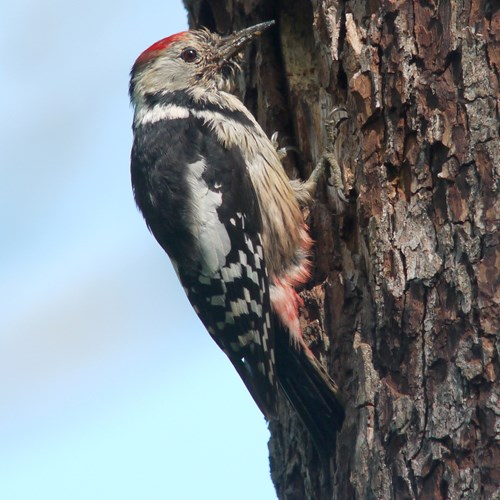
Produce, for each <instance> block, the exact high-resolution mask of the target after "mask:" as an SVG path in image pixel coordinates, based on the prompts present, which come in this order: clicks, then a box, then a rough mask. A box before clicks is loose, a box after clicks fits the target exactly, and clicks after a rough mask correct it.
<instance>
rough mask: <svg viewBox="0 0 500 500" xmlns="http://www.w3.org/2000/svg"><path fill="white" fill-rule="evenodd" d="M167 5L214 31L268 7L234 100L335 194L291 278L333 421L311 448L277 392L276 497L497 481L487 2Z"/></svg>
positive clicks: (439, 491)
mask: <svg viewBox="0 0 500 500" xmlns="http://www.w3.org/2000/svg"><path fill="white" fill-rule="evenodd" d="M185 3H186V6H187V8H188V11H189V19H190V23H191V25H192V26H206V27H208V28H209V29H211V30H215V31H218V32H219V33H229V32H231V31H233V30H235V29H241V28H243V27H246V26H250V25H252V24H255V23H257V22H261V21H265V20H269V19H276V21H277V26H276V27H275V28H273V29H272V30H270V31H269V32H268V33H266V35H265V36H264V37H263V38H262V40H261V41H260V42H259V43H257V44H256V46H254V47H253V48H252V49H251V52H250V53H249V54H248V56H249V57H248V60H249V62H248V65H247V68H246V70H245V74H244V81H242V91H241V92H242V98H243V99H244V101H245V103H246V104H247V106H248V107H249V108H250V109H251V110H252V112H253V113H254V114H255V116H256V117H257V119H258V120H259V122H260V123H261V124H262V126H263V127H264V129H265V130H266V131H267V132H268V133H269V134H271V133H272V132H274V131H278V132H279V134H280V137H281V142H282V145H286V144H291V145H294V146H296V147H297V148H298V150H299V151H300V155H298V154H295V155H294V154H293V153H292V154H291V155H289V156H291V158H289V159H288V160H287V161H286V162H285V166H286V168H287V170H288V171H289V173H290V175H291V176H302V177H307V174H308V173H309V172H310V171H311V169H312V168H313V165H314V164H315V162H316V161H318V160H319V159H320V157H321V155H322V153H323V152H324V151H326V150H328V151H330V152H334V153H335V156H336V157H337V159H338V162H339V165H340V168H341V172H342V179H343V193H344V195H345V197H346V198H347V201H346V202H343V201H341V200H340V199H339V198H338V197H336V195H335V190H334V189H332V188H331V187H329V186H328V185H325V186H323V187H322V189H321V192H320V193H319V195H318V201H317V202H316V203H315V205H314V207H313V208H312V210H311V214H310V223H311V228H312V234H313V237H314V239H315V240H316V248H315V256H314V262H315V271H314V276H313V277H312V279H311V283H310V287H309V288H308V290H305V291H303V297H304V299H305V304H306V306H305V308H304V311H303V321H304V327H305V335H306V336H307V338H308V339H310V341H311V347H312V349H313V350H314V351H315V353H316V354H317V355H318V357H319V358H320V359H321V360H322V361H324V363H325V365H326V366H327V367H328V369H329V371H330V373H331V375H332V377H333V378H334V379H335V380H336V382H337V383H338V384H339V386H340V387H341V388H342V391H343V394H344V397H345V401H346V419H345V422H344V425H343V428H342V429H341V431H340V432H339V434H338V440H337V446H336V450H335V452H334V454H333V455H332V457H331V458H330V459H329V461H325V460H322V459H321V458H320V457H319V456H318V455H317V453H316V451H315V449H314V447H313V446H312V444H311V443H310V440H309V437H308V435H307V433H306V432H305V430H304V429H303V427H302V425H301V424H300V422H298V421H297V419H296V417H295V416H294V415H293V412H292V410H291V409H290V407H289V406H288V404H287V403H286V402H285V401H283V402H282V404H281V409H280V410H281V411H280V419H279V421H276V422H271V424H270V430H271V440H270V444H269V449H270V462H271V473H272V479H273V481H274V484H275V486H276V490H277V493H278V496H279V498H280V499H287V500H292V499H293V500H295V499H297V500H298V499H315V500H320V499H329V498H338V499H368V498H376V499H406V498H423V499H427V498H428V499H444V498H450V499H458V498H464V499H478V498H482V499H493V498H500V493H499V488H500V446H499V445H500V419H499V417H500V389H499V375H500V363H499V356H500V353H499V343H498V333H499V331H500V328H499V316H500V308H499V303H500V283H499V278H498V276H499V273H498V269H499V268H500V253H499V239H500V234H499V231H498V229H499V227H498V219H499V214H500V203H499V183H498V179H499V169H500V144H499V120H498V114H499V113H498V111H499V110H498V104H499V100H498V86H499V68H500V47H499V37H500V13H499V10H498V3H496V2H494V1H492V0H491V1H489V0H481V1H480V0H457V1H451V0H442V1H439V0H426V1H419V0H412V1H401V0H393V1H391V0H386V1H381V0H366V1H359V0H352V1H335V0H288V1H287V0H281V1H278V0H275V1H270V0H186V2H185ZM242 80H243V77H242ZM338 106H342V107H344V108H345V110H346V111H347V115H348V119H347V120H346V121H344V122H343V123H342V124H341V125H339V128H338V132H339V135H338V139H337V141H336V142H335V144H333V142H332V141H331V138H330V136H329V134H328V129H329V126H328V121H329V120H330V119H331V112H332V110H333V109H334V108H335V107H338Z"/></svg>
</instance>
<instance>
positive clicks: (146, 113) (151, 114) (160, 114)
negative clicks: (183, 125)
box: [134, 104, 189, 126]
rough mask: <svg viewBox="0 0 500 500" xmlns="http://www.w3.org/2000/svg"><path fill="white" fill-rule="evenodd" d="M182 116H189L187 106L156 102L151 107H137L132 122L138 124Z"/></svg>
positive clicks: (177, 118) (176, 118) (175, 118)
mask: <svg viewBox="0 0 500 500" xmlns="http://www.w3.org/2000/svg"><path fill="white" fill-rule="evenodd" d="M182 118H189V109H188V108H186V107H184V106H177V105H176V104H168V105H167V106H163V105H161V104H158V105H157V106H153V107H152V108H147V107H142V108H139V109H138V110H137V112H136V115H135V117H134V122H135V125H136V126H139V125H146V124H148V123H156V122H159V121H161V120H179V119H182Z"/></svg>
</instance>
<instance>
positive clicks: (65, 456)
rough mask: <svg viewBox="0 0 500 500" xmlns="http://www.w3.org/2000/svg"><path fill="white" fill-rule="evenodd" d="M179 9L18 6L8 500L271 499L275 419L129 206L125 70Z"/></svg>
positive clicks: (4, 227) (4, 189)
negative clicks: (269, 422)
mask: <svg viewBox="0 0 500 500" xmlns="http://www.w3.org/2000/svg"><path fill="white" fill-rule="evenodd" d="M186 26H187V15H186V13H185V11H184V8H183V6H182V3H181V1H180V0H176V1H170V0H169V1H163V2H159V1H154V0H151V1H141V2H133V1H129V0H125V1H120V2H118V1H111V2H103V1H96V0H89V1H87V2H67V1H62V0H59V1H57V0H50V1H46V2H35V1H33V0H31V1H29V0H21V1H16V2H9V3H7V2H4V5H2V15H1V16H0V53H1V55H0V90H1V92H0V104H1V110H2V112H1V122H0V129H1V130H0V143H1V144H0V146H1V151H2V154H1V158H2V160H1V163H0V499H1V500H45V499H47V500H87V499H88V500H115V499H117V500H156V499H168V500H198V499H202V500H203V499H208V500H210V499H214V500H215V499H217V500H235V499H238V500H247V499H248V500H255V499H258V500H272V499H275V498H276V495H275V493H274V488H273V486H272V484H271V480H270V478H269V465H268V450H267V440H268V431H267V428H266V424H265V421H264V419H263V417H262V416H261V414H260V412H259V411H258V409H257V407H256V406H255V404H254V403H253V401H252V399H251V398H250V396H249V395H248V394H247V392H246V390H245V388H244V386H243V384H242V383H241V382H240V380H239V378H238V376H237V375H236V372H235V371H234V369H233V368H232V366H231V365H230V363H229V361H228V360H227V359H226V357H225V356H224V355H223V354H222V352H220V351H219V349H218V348H217V346H216V345H215V343H214V342H213V341H212V340H211V339H210V337H209V335H208V333H206V331H205V330H204V329H203V327H202V326H201V323H200V322H199V321H198V319H197V318H196V317H195V314H194V312H193V311H192V310H191V308H190V306H189V304H188V301H187V299H186V298H185V297H184V294H183V292H182V289H181V287H180V285H179V284H178V282H177V279H176V278H175V275H174V273H173V270H172V267H171V265H170V262H169V260H168V258H167V257H166V255H165V254H164V253H163V252H162V250H161V249H160V247H159V246H158V245H157V244H156V242H155V240H154V239H153V237H152V236H151V235H150V234H149V233H148V231H147V229H146V226H145V224H144V222H143V220H142V218H141V216H140V215H139V213H138V212H137V210H136V208H135V206H134V203H133V198H132V193H131V189H130V178H129V152H130V146H131V140H132V134H131V130H130V123H131V118H132V110H131V108H130V106H129V102H128V96H127V87H128V72H129V69H130V67H131V65H132V64H133V62H134V60H135V58H136V57H137V56H138V55H139V53H140V52H141V51H142V50H144V49H145V48H146V47H148V46H149V45H150V44H151V43H153V42H155V41H156V40H158V39H160V38H163V37H165V36H168V35H170V34H172V33H176V32H178V31H182V30H184V29H186Z"/></svg>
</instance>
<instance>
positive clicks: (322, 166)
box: [290, 108, 347, 205]
mask: <svg viewBox="0 0 500 500" xmlns="http://www.w3.org/2000/svg"><path fill="white" fill-rule="evenodd" d="M331 115H338V116H333V118H332V119H331V120H329V121H328V122H327V123H326V131H327V137H328V143H327V147H326V149H325V152H324V153H323V155H322V156H321V158H320V160H319V161H318V163H317V164H316V167H315V168H314V170H313V171H312V173H311V175H310V176H309V178H308V179H307V180H306V181H300V180H292V181H290V184H291V185H292V188H293V190H294V192H295V196H296V198H297V201H298V202H299V203H300V204H301V205H308V204H310V203H311V201H312V199H313V198H314V194H315V192H316V188H317V185H318V182H319V181H320V179H321V177H322V176H324V178H325V180H326V181H327V184H328V186H329V187H331V188H333V190H334V193H335V194H334V196H335V197H336V198H338V199H339V200H341V201H343V202H347V199H346V198H345V196H344V183H343V181H342V171H341V169H340V166H339V163H338V161H337V157H336V154H335V153H334V152H333V150H334V146H335V143H336V140H337V137H338V130H339V125H340V124H341V123H342V122H343V121H344V120H346V119H347V112H346V111H345V109H344V108H335V109H334V110H333V111H332V113H331Z"/></svg>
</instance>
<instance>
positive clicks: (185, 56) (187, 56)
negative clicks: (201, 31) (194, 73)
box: [181, 49, 198, 63]
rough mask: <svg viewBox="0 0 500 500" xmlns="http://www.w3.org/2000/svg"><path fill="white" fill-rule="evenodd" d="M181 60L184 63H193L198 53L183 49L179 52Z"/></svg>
mask: <svg viewBox="0 0 500 500" xmlns="http://www.w3.org/2000/svg"><path fill="white" fill-rule="evenodd" d="M181 58H182V60H183V61H186V62H189V63H190V62H194V61H196V59H197V58H198V52H196V50H194V49H184V50H183V51H182V52H181Z"/></svg>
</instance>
